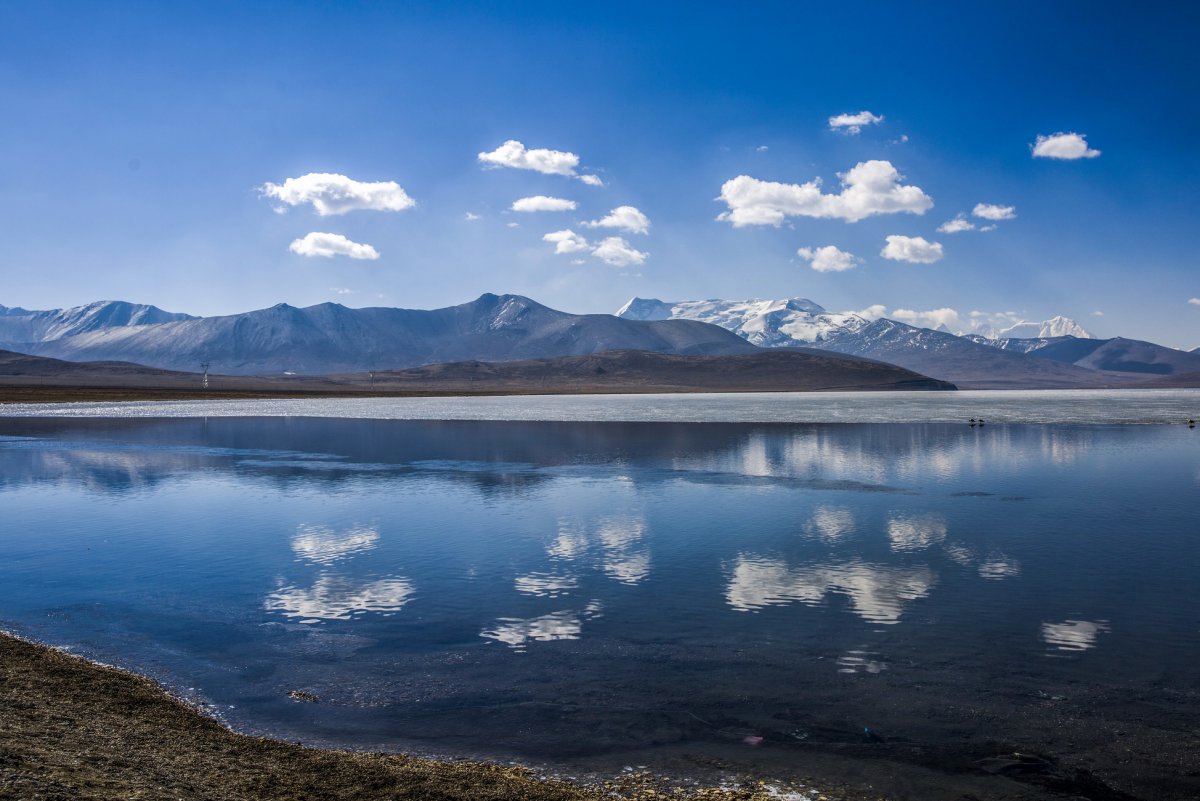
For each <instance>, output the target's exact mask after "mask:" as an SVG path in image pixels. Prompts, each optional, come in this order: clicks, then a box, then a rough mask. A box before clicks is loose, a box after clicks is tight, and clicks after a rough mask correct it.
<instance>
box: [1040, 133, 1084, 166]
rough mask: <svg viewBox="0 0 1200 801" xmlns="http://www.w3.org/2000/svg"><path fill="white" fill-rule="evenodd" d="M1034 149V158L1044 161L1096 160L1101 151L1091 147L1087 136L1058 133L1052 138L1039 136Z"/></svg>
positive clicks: (1052, 135)
mask: <svg viewBox="0 0 1200 801" xmlns="http://www.w3.org/2000/svg"><path fill="white" fill-rule="evenodd" d="M1031 147H1032V148H1033V157H1034V158H1035V159H1036V158H1042V159H1064V160H1067V161H1074V160H1075V159H1094V158H1096V156H1099V155H1100V151H1099V150H1096V149H1095V148H1092V147H1089V146H1088V143H1087V135H1086V134H1078V133H1062V132H1059V133H1056V134H1051V135H1050V136H1043V135H1041V134H1039V135H1038V138H1037V141H1036V142H1034V143H1033V144H1032V145H1031Z"/></svg>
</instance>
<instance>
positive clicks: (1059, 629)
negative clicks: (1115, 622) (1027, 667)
mask: <svg viewBox="0 0 1200 801" xmlns="http://www.w3.org/2000/svg"><path fill="white" fill-rule="evenodd" d="M1108 631H1109V627H1108V622H1107V621H1105V620H1064V621H1063V622H1062V623H1043V624H1042V639H1043V640H1044V641H1045V643H1046V645H1049V646H1050V647H1052V648H1057V649H1058V650H1060V651H1086V650H1088V649H1089V648H1094V647H1096V640H1097V638H1099V636H1100V635H1101V634H1104V633H1107V632H1108Z"/></svg>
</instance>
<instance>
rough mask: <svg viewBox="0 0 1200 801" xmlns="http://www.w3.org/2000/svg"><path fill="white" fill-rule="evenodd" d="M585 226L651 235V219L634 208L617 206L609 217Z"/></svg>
mask: <svg viewBox="0 0 1200 801" xmlns="http://www.w3.org/2000/svg"><path fill="white" fill-rule="evenodd" d="M583 225H584V226H585V227H587V228H620V229H621V230H622V231H628V232H630V233H631V234H648V233H650V218H649V217H647V216H646V215H645V214H642V212H640V211H638V210H637V209H636V208H634V207H633V206H617V207H616V208H615V209H613V210H612V211H610V212H609V213H608V216H607V217H604V218H602V219H599V220H593V221H592V222H585V223H583Z"/></svg>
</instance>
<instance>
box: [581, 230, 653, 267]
mask: <svg viewBox="0 0 1200 801" xmlns="http://www.w3.org/2000/svg"><path fill="white" fill-rule="evenodd" d="M592 255H593V256H595V257H596V258H598V259H600V261H602V262H605V263H606V264H611V265H613V266H615V267H628V266H630V265H631V264H641V263H642V262H644V261H646V256H647V255H649V254H646V253H643V252H642V251H640V250H636V249H635V248H633V247H631V246H630V244H629V243H628V242H626V241H625V240H624V239H622V238H621V237H619V236H610V237H608V238H606V239H602V240H601V241H600V244H598V245H596V247H595V248H593V249H592Z"/></svg>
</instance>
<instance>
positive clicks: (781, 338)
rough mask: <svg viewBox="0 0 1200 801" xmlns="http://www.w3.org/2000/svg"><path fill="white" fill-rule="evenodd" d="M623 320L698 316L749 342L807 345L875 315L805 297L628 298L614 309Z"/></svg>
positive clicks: (860, 325)
mask: <svg viewBox="0 0 1200 801" xmlns="http://www.w3.org/2000/svg"><path fill="white" fill-rule="evenodd" d="M617 316H618V317H623V318H625V319H627V320H698V321H699V322H702V323H711V324H713V325H719V326H721V327H722V328H726V329H728V330H730V331H732V332H734V333H735V334H737V335H738V336H740V337H742V338H743V339H745V340H746V341H747V342H750V343H751V344H754V345H758V346H760V347H767V348H778V347H788V346H796V345H808V344H812V343H816V342H821V341H824V340H826V339H829V338H830V337H833V336H840V335H843V334H847V333H854V332H856V331H860V330H862V329H863V328H865V327H866V326H867V325H868V324H869V323H870V322H871V320H872V319H873V318H871V317H867V316H864V315H863V314H860V313H858V312H829V311H826V310H825V308H824V307H822V306H819V305H818V304H816V303H814V302H813V301H811V300H808V299H807V298H788V299H785V300H758V299H755V300H684V301H675V302H666V301H661V300H658V299H655V298H632V299H631V300H630V301H629V302H628V303H626V304H625V305H624V306H622V307H621V308H620V309H618V310H617Z"/></svg>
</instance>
